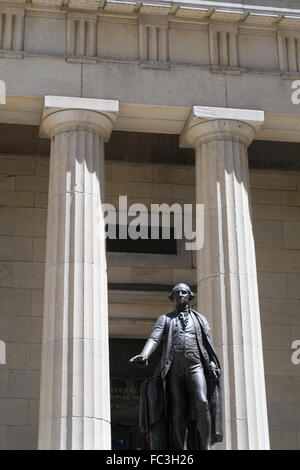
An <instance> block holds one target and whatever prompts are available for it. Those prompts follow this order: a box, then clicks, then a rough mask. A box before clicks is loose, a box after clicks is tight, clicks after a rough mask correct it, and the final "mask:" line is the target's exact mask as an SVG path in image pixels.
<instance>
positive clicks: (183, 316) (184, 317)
mask: <svg viewBox="0 0 300 470" xmlns="http://www.w3.org/2000/svg"><path fill="white" fill-rule="evenodd" d="M189 314H190V309H189V307H187V308H185V309H184V310H182V311H181V310H177V317H178V318H179V321H180V323H181V327H182V329H183V331H184V330H185V329H186V326H187V324H188V321H189Z"/></svg>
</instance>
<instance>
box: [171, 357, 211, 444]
mask: <svg viewBox="0 0 300 470" xmlns="http://www.w3.org/2000/svg"><path fill="white" fill-rule="evenodd" d="M166 382H167V400H168V404H169V406H170V409H169V416H170V424H171V435H172V441H173V448H174V449H184V448H185V445H186V444H185V437H186V429H187V427H188V423H191V422H193V423H194V427H193V429H194V431H193V436H190V439H189V440H188V441H189V442H192V443H193V444H192V447H193V449H194V450H197V449H205V448H207V446H208V447H209V446H210V413H209V405H208V401H207V388H206V380H205V375H204V370H203V366H202V364H201V362H199V361H197V362H195V361H192V360H190V359H188V358H187V357H185V355H184V354H183V353H175V355H174V358H173V361H172V365H171V367H170V370H169V372H168V374H167V381H166ZM189 433H190V431H189ZM191 434H192V432H191Z"/></svg>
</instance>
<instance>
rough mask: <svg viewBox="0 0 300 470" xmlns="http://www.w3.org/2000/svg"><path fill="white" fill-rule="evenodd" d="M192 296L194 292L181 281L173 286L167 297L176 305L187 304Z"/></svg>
mask: <svg viewBox="0 0 300 470" xmlns="http://www.w3.org/2000/svg"><path fill="white" fill-rule="evenodd" d="M194 297H195V294H194V292H192V290H191V288H190V287H189V286H188V285H187V284H184V283H183V282H181V283H180V284H177V285H176V286H175V287H173V289H172V292H171V293H170V295H169V299H170V300H172V301H173V302H174V303H175V305H176V306H178V307H179V306H184V305H186V304H188V303H189V302H190V301H191V300H192V299H193V298H194Z"/></svg>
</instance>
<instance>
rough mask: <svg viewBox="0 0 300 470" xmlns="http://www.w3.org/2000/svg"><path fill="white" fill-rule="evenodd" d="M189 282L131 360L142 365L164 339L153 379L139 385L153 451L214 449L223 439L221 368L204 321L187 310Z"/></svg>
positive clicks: (142, 413) (142, 424)
mask: <svg viewBox="0 0 300 470" xmlns="http://www.w3.org/2000/svg"><path fill="white" fill-rule="evenodd" d="M193 297H194V294H193V292H192V291H191V289H190V288H189V286H187V285H186V284H183V283H181V284H178V285H176V286H175V287H174V288H173V290H172V292H171V294H170V295H169V299H170V300H173V301H174V303H175V308H174V310H173V312H171V313H168V314H166V315H161V316H160V317H159V318H158V320H157V322H156V324H155V326H154V328H153V331H152V333H151V335H150V337H149V338H148V340H147V342H146V344H145V346H144V348H143V350H142V352H141V353H140V354H139V355H137V356H134V357H133V358H131V359H130V362H132V363H135V364H136V365H139V366H141V367H143V366H146V365H148V358H149V357H150V356H151V354H152V353H153V352H154V351H155V349H156V348H157V346H158V345H159V344H160V343H161V342H162V341H163V351H162V357H161V361H160V364H159V365H158V367H157V368H156V371H155V375H154V377H151V378H150V379H147V380H146V381H145V382H144V383H143V384H142V387H141V394H140V427H141V431H142V432H145V433H150V447H151V449H155V450H166V449H174V450H186V449H188V450H200V449H203V450H210V449H211V445H212V444H214V443H215V442H220V441H221V440H222V402H221V368H220V363H219V360H218V358H217V355H216V352H215V349H214V346H213V343H212V340H211V337H210V335H209V330H210V328H209V325H208V322H207V320H206V318H205V317H204V316H203V315H201V314H199V313H197V312H196V311H195V310H192V309H191V308H190V306H189V302H190V300H191V299H192V298H193Z"/></svg>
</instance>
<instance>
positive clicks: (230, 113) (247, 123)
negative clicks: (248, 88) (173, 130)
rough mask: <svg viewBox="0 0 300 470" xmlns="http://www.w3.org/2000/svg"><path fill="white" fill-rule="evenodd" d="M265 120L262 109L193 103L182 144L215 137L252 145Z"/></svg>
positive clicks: (195, 143) (181, 140) (190, 144)
mask: <svg viewBox="0 0 300 470" xmlns="http://www.w3.org/2000/svg"><path fill="white" fill-rule="evenodd" d="M263 122H264V112H263V111H259V110H252V109H234V108H215V107H210V106H193V108H192V110H191V112H190V114H189V117H188V119H187V121H186V124H185V126H184V128H183V130H182V132H181V135H180V147H197V146H199V145H201V144H202V143H204V142H209V141H214V140H238V141H242V142H244V143H245V145H247V146H248V145H249V144H250V143H251V141H252V140H253V139H254V136H255V133H256V131H257V130H258V129H259V128H260V126H261V125H262V124H263Z"/></svg>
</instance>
